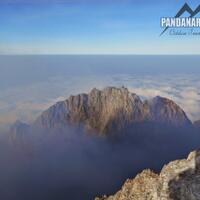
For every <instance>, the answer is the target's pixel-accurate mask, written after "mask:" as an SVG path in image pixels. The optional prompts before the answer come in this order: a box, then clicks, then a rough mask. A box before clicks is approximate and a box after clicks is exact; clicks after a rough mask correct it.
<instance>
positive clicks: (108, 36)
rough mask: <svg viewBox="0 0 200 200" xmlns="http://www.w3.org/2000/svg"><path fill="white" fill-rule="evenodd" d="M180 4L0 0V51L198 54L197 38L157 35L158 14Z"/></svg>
mask: <svg viewBox="0 0 200 200" xmlns="http://www.w3.org/2000/svg"><path fill="white" fill-rule="evenodd" d="M184 3H185V1H182V0H177V1H174V0H165V1H158V0H152V1H147V0H123V1H122V0H121V1H120V0H59V1H58V0H34V1H33V0H0V22H1V23H0V24H1V28H0V54H199V53H200V45H199V44H200V36H170V35H169V34H168V33H166V34H165V35H163V36H162V37H159V34H160V32H161V31H162V29H161V27H160V18H161V17H164V16H169V17H172V16H174V15H175V14H176V13H177V11H178V10H179V9H180V8H181V7H182V6H183V4H184ZM187 3H188V4H189V5H190V6H191V7H192V8H193V9H195V8H196V7H197V6H198V5H199V1H195V0H193V1H191V0H190V1H187ZM199 31H200V30H199Z"/></svg>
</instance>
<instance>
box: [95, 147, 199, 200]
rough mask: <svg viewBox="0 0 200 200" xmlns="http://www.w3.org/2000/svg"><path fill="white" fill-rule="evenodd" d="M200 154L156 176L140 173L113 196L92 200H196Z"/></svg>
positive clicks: (181, 161) (171, 165) (174, 163)
mask: <svg viewBox="0 0 200 200" xmlns="http://www.w3.org/2000/svg"><path fill="white" fill-rule="evenodd" d="M199 169H200V151H199V150H198V151H194V152H192V153H190V155H189V156H188V158H187V159H183V160H176V161H173V162H170V163H169V164H168V165H166V166H164V167H163V169H162V171H161V172H160V174H159V175H157V174H155V173H154V172H152V171H151V170H144V171H143V172H142V173H141V174H139V175H137V176H136V177H135V178H134V179H132V180H127V181H126V182H125V184H124V185H123V187H122V189H121V190H120V191H119V192H117V193H116V194H115V195H113V196H109V197H106V196H103V197H101V198H95V200H161V199H162V200H199V199H200V170H199Z"/></svg>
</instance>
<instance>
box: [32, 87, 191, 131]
mask: <svg viewBox="0 0 200 200" xmlns="http://www.w3.org/2000/svg"><path fill="white" fill-rule="evenodd" d="M143 122H156V123H163V124H168V125H172V126H185V125H188V124H191V122H190V120H189V119H188V118H187V116H186V114H185V113H184V111H183V110H182V109H181V108H180V107H179V106H178V105H177V104H175V103H174V102H173V101H171V100H169V99H166V98H163V97H159V96H157V97H155V98H153V99H150V100H147V101H142V100H141V99H140V98H139V97H138V96H137V95H136V94H133V93H131V92H129V91H128V89H127V88H124V87H122V88H115V87H107V88H105V89H103V90H98V89H96V88H94V89H92V91H91V92H90V93H89V94H79V95H76V96H70V97H69V98H68V99H67V100H65V101H62V102H58V103H57V104H55V105H53V106H52V107H50V108H49V109H48V110H46V111H45V112H43V114H42V115H41V116H40V117H39V118H38V119H37V120H36V122H35V124H37V125H40V126H42V127H46V128H54V127H57V126H60V125H65V124H79V125H81V124H82V125H84V126H85V127H87V129H88V130H95V131H97V132H98V133H102V134H106V133H108V132H112V131H113V130H114V131H115V132H117V131H121V130H124V129H125V128H126V127H129V126H131V125H134V124H135V123H143Z"/></svg>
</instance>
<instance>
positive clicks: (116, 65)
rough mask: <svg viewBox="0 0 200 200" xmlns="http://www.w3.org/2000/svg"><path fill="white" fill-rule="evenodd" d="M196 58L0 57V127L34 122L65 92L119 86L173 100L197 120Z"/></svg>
mask: <svg viewBox="0 0 200 200" xmlns="http://www.w3.org/2000/svg"><path fill="white" fill-rule="evenodd" d="M198 63H200V57H199V56H180V55H178V56H174V55H173V56H167V55H166V56H149V55H148V56H142V55H140V56H137V55H40V56H38V55H33V56H32V55H29V56H27V55H26V56H0V89H1V93H0V126H1V127H2V126H5V124H7V126H9V125H10V124H12V123H14V121H16V120H22V121H25V122H28V123H30V122H32V121H33V120H34V119H35V118H36V117H37V116H38V115H39V114H40V113H41V112H42V111H44V110H45V109H47V108H48V107H49V106H51V105H53V104H54V103H55V102H57V101H60V100H64V99H66V98H67V97H68V96H69V95H73V94H78V93H83V92H89V91H90V90H91V89H92V88H94V87H97V88H99V89H102V88H104V87H106V86H117V87H121V86H122V85H123V86H125V87H127V88H128V89H129V90H130V91H131V92H135V93H137V94H138V95H139V96H140V97H141V98H152V97H153V96H156V95H160V96H164V97H168V98H170V99H172V100H174V101H175V102H176V103H177V104H178V105H180V106H181V107H182V108H183V109H184V110H185V112H186V113H187V115H188V117H189V118H190V119H191V120H192V121H195V120H198V119H200V93H199V91H198V88H199V87H200V81H199V75H200V68H199V65H198Z"/></svg>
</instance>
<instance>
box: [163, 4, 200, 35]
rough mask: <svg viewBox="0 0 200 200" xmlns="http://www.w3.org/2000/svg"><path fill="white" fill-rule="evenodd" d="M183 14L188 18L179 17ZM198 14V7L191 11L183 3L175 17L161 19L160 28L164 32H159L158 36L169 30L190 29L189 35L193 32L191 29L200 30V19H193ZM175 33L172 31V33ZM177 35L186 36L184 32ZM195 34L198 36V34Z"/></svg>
mask: <svg viewBox="0 0 200 200" xmlns="http://www.w3.org/2000/svg"><path fill="white" fill-rule="evenodd" d="M185 12H187V13H188V14H189V17H181V16H182V15H183V14H184V13H185ZM198 13H200V5H199V6H198V7H197V8H196V9H195V10H192V9H191V8H190V6H189V5H188V4H187V3H185V4H184V5H183V7H182V8H181V9H180V10H179V11H178V13H177V14H176V15H175V17H162V18H161V27H162V28H164V30H163V31H162V32H161V34H160V36H161V35H163V34H164V33H165V32H166V31H167V30H168V29H169V28H190V31H191V33H192V32H194V30H193V28H200V18H199V17H195V16H196V15H197V14H198ZM175 32H176V31H175V30H174V29H173V30H172V33H175ZM177 33H180V34H181V33H182V35H186V32H181V31H178V32H177ZM184 33H185V34H184ZM188 33H189V32H188ZM195 33H196V34H198V32H195ZM199 35H200V32H199Z"/></svg>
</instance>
